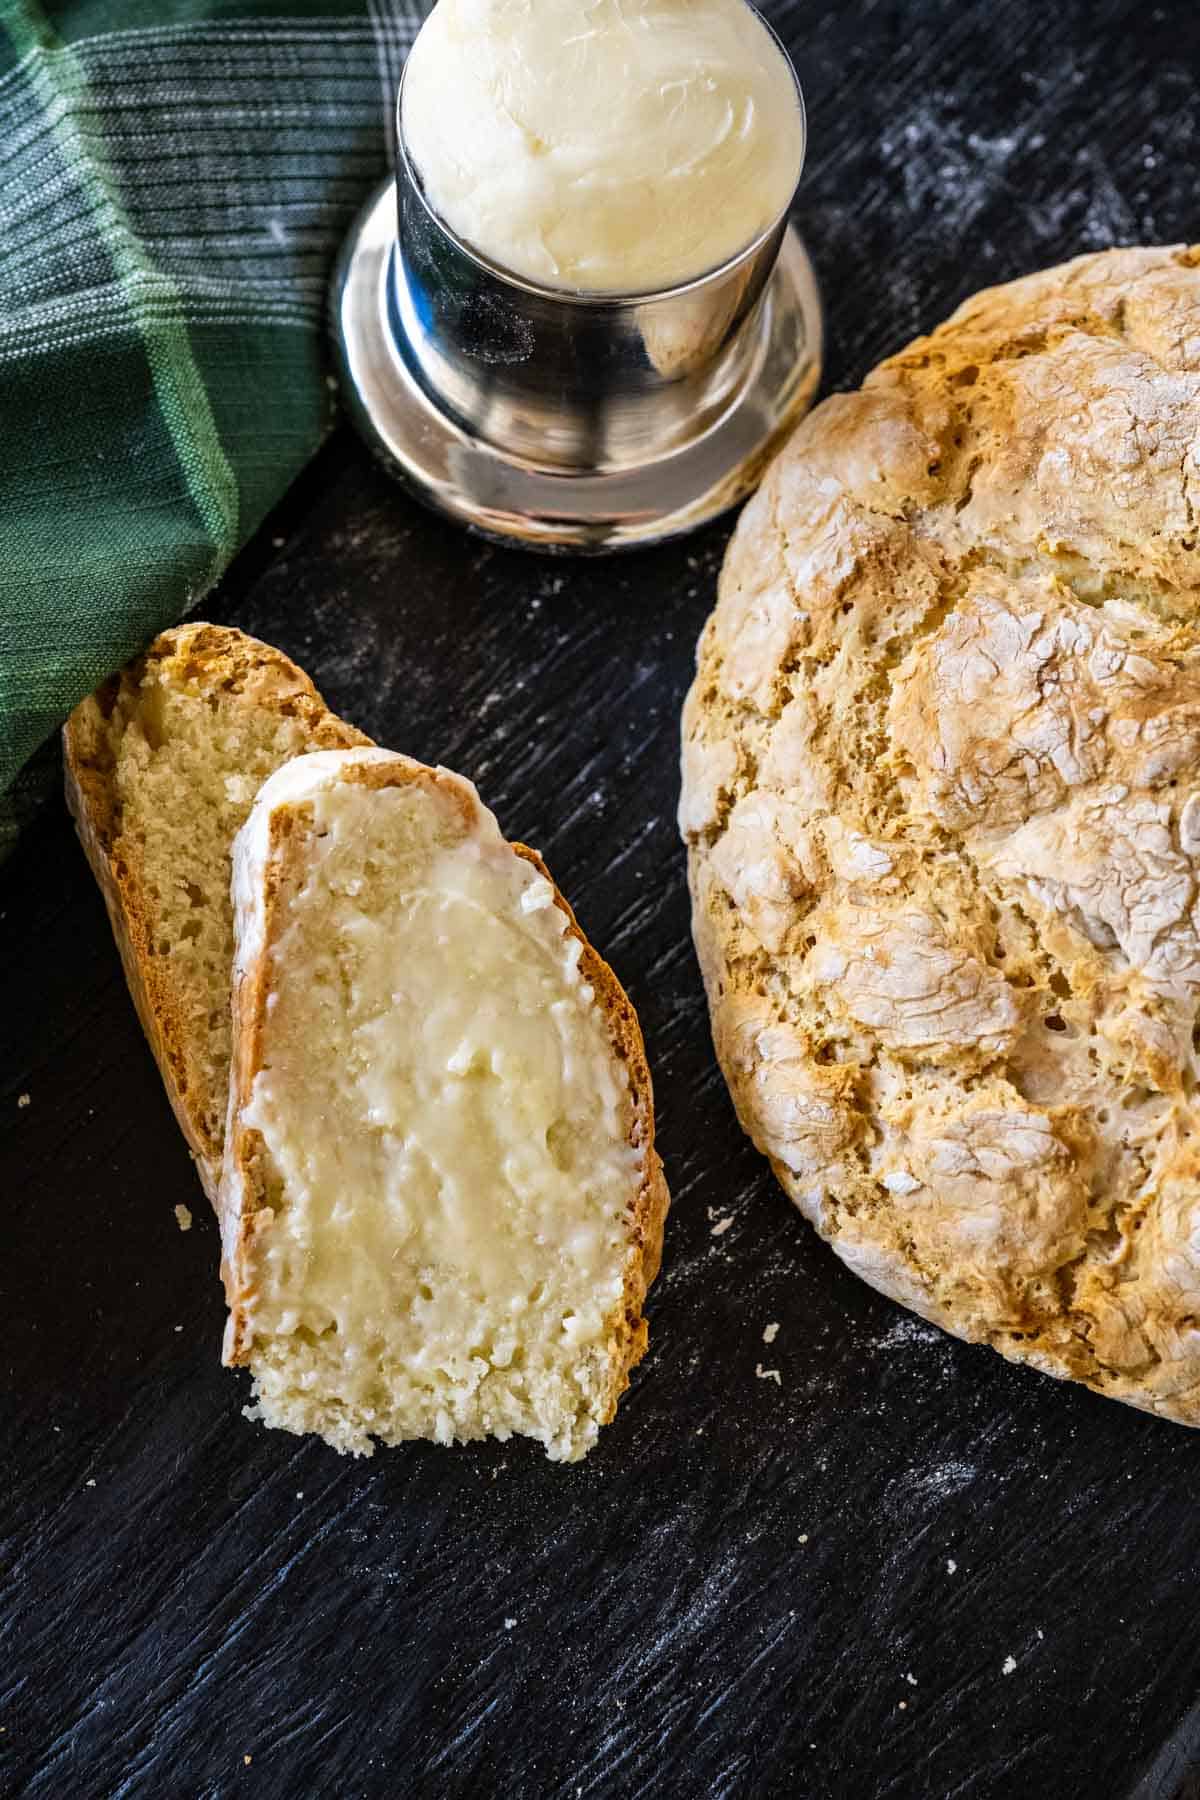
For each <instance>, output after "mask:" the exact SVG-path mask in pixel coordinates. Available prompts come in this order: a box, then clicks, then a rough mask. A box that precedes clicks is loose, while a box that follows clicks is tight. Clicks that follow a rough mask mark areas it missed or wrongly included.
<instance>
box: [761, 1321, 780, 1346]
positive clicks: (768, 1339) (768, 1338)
mask: <svg viewBox="0 0 1200 1800" xmlns="http://www.w3.org/2000/svg"><path fill="white" fill-rule="evenodd" d="M778 1336H779V1323H778V1321H777V1320H772V1321H771V1323H770V1324H769V1325H768V1326H767V1328H766V1330H765V1331H764V1332H763V1343H764V1344H773V1343H774V1342H775V1339H776V1338H777V1337H778Z"/></svg>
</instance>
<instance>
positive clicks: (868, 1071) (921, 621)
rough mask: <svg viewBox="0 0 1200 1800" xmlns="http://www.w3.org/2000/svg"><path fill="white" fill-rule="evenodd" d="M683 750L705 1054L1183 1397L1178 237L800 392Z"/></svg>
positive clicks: (996, 292) (1082, 1339)
mask: <svg viewBox="0 0 1200 1800" xmlns="http://www.w3.org/2000/svg"><path fill="white" fill-rule="evenodd" d="M684 740H685V748H684V791H683V798H682V804H681V825H682V828H683V830H684V832H685V835H686V836H687V839H688V842H689V845H690V852H691V854H690V870H691V884H692V891H693V902H694V915H693V916H694V927H695V934H696V941H697V946H698V950H699V955H700V960H701V964H702V967H703V970H704V975H705V980H706V984H707V987H708V992H709V999H710V1004H711V1010H712V1017H713V1030H714V1036H715V1040H716V1045H717V1050H718V1054H719V1056H720V1059H721V1062H722V1065H723V1067H724V1070H725V1073H726V1076H727V1079H728V1081H729V1084H730V1088H731V1090H732V1093H733V1096H734V1099H735V1102H736V1104H737V1107H738V1110H739V1114H740V1116H741V1118H742V1121H743V1123H744V1125H745V1127H746V1129H747V1131H749V1132H750V1134H751V1135H752V1136H753V1138H754V1140H755V1142H756V1143H757V1144H758V1145H759V1147H760V1148H761V1149H762V1150H763V1151H764V1152H765V1153H766V1154H767V1155H768V1156H769V1157H770V1158H771V1161H772V1163H773V1165H774V1167H775V1169H776V1172H777V1173H778V1175H779V1177H780V1179H781V1181H782V1182H783V1184H784V1186H785V1187H786V1188H787V1190H788V1192H789V1193H790V1194H791V1195H792V1197H793V1198H794V1199H795V1200H796V1202H797V1204H798V1205H799V1206H800V1207H801V1208H802V1209H803V1211H804V1212H805V1213H806V1215H807V1216H808V1217H809V1218H810V1219H811V1220H812V1221H813V1223H814V1224H815V1225H816V1226H817V1227H818V1229H819V1230H820V1231H821V1232H822V1233H823V1234H824V1235H825V1236H826V1237H827V1238H828V1239H829V1240H830V1241H831V1243H832V1244H833V1245H834V1247H835V1249H837V1251H838V1252H839V1254H841V1255H842V1256H843V1257H844V1258H845V1260H846V1261H847V1262H848V1263H849V1264H850V1265H851V1266H852V1267H853V1268H855V1269H856V1270H857V1271H858V1272H859V1273H861V1274H862V1275H863V1276H865V1277H866V1279H868V1280H869V1281H871V1282H873V1283H874V1284H875V1285H876V1286H878V1287H880V1288H882V1289H883V1290H884V1291H885V1292H887V1293H890V1294H892V1295H894V1296H895V1297H896V1298H897V1299H899V1300H901V1301H903V1302H904V1303H905V1304H906V1305H908V1306H910V1307H912V1308H913V1309H914V1310H915V1311H917V1312H919V1313H921V1314H923V1315H924V1316H925V1317H926V1318H929V1319H931V1320H934V1321H935V1322H937V1323H938V1324H940V1325H943V1326H945V1327H946V1328H947V1329H949V1330H951V1331H954V1332H957V1333H958V1334H960V1335H961V1336H964V1337H968V1338H973V1339H982V1340H985V1341H987V1342H990V1343H991V1344H993V1345H994V1346H995V1347H996V1348H997V1349H999V1350H1001V1351H1003V1352H1004V1353H1005V1354H1006V1355H1008V1356H1011V1357H1014V1358H1018V1359H1021V1360H1025V1361H1029V1362H1032V1363H1034V1364H1036V1365H1037V1366H1038V1367H1039V1368H1042V1369H1044V1370H1047V1371H1048V1372H1050V1373H1052V1374H1055V1375H1060V1376H1070V1377H1074V1378H1075V1379H1077V1380H1080V1381H1083V1382H1086V1383H1087V1384H1088V1385H1089V1386H1091V1387H1094V1388H1096V1389H1098V1390H1099V1391H1101V1392H1103V1393H1106V1394H1109V1395H1112V1396H1114V1397H1116V1398H1119V1399H1122V1400H1126V1401H1129V1402H1131V1403H1133V1404H1135V1405H1138V1406H1143V1407H1146V1408H1148V1409H1150V1410H1153V1411H1155V1412H1158V1413H1160V1414H1162V1415H1164V1416H1166V1417H1170V1418H1174V1419H1178V1420H1181V1421H1183V1422H1185V1423H1188V1424H1200V1149H1198V1145H1200V1139H1198V1136H1197V1132H1198V1128H1200V1110H1198V1107H1197V1101H1196V1076H1197V1071H1198V1068H1200V1059H1198V1057H1197V1052H1196V1048H1195V1042H1196V1036H1197V1028H1198V1004H1200V250H1196V249H1190V250H1189V249H1178V248H1176V249H1136V250H1121V251H1112V252H1108V253H1106V254H1104V255H1100V256H1093V257H1084V258H1081V259H1079V260H1077V261H1075V262H1073V263H1069V264H1067V265H1065V266H1064V267H1062V268H1059V269H1051V270H1048V271H1046V272H1045V273H1042V274H1038V275H1034V276H1031V277H1029V278H1027V279H1025V280H1022V281H1017V282H1014V283H1012V284H1011V285H1009V286H1007V287H1002V288H997V289H993V290H990V291H987V292H985V293H982V294H979V295H977V296H976V297H975V298H974V299H972V300H969V301H967V302H966V304H965V305H963V306H962V307H961V308H960V309H959V311H958V312H957V313H956V314H955V315H954V317H953V318H952V319H951V320H949V321H948V323H947V324H945V325H944V326H942V327H941V328H940V329H939V330H938V331H936V332H934V333H933V335H932V336H930V337H928V338H922V339H919V340H918V341H917V342H916V343H915V344H913V345H912V346H911V347H910V348H909V349H907V350H905V351H903V352H901V354H900V355H898V356H895V357H893V358H892V359H891V360H890V361H888V362H886V363H884V364H883V365H882V366H881V367H880V368H879V369H878V370H876V371H875V373H874V374H872V375H871V376H870V377H869V378H868V380H867V381H866V382H865V383H864V385H863V388H862V389H861V391H860V392H858V393H853V394H845V395H837V396H835V397H834V398H832V399H830V400H828V401H826V402H825V404H824V405H823V406H822V407H820V408H819V409H818V410H817V411H816V412H814V413H813V414H812V415H811V417H810V418H809V419H808V420H807V421H805V423H804V424H803V425H802V426H801V427H800V429H799V431H798V432H797V433H796V435H795V437H794V438H793V439H792V441H791V443H790V444H789V445H788V446H787V448H786V449H785V450H784V452H783V453H782V454H781V456H780V457H779V458H778V459H777V461H776V462H775V464H774V465H773V467H772V468H771V470H770V472H769V473H768V476H767V478H766V480H765V482H764V484H763V486H762V488H761V490H760V492H759V493H758V495H757V496H756V497H755V499H754V500H753V501H752V502H751V504H750V505H749V506H748V507H747V509H746V511H745V513H744V514H743V516H742V519H741V522H740V524H739V527H738V530H737V533H736V535H735V537H734V540H733V542H732V544H731V546H730V550H729V554H728V557H727V560H726V564H725V568H724V571H723V574H722V578H721V585H720V594H719V600H718V605H717V608H716V611H715V613H714V615H713V617H712V619H711V620H710V622H709V624H708V627H707V629H706V631H705V633H704V635H703V638H702V640H701V644H700V648H699V657H698V673H697V678H696V682H695V684H694V686H693V688H692V691H691V694H690V696H689V699H688V703H687V708H686V714H685V726H684Z"/></svg>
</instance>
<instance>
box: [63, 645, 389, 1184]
mask: <svg viewBox="0 0 1200 1800" xmlns="http://www.w3.org/2000/svg"><path fill="white" fill-rule="evenodd" d="M163 689H176V690H187V691H190V692H192V693H195V694H200V695H203V696H205V697H206V699H207V700H208V702H209V703H210V704H211V706H212V707H213V709H214V713H215V712H216V711H217V710H218V709H219V708H221V707H234V708H239V709H241V708H245V709H248V710H249V709H253V710H256V711H261V712H264V713H266V714H268V715H272V716H273V717H275V718H277V719H279V720H281V721H282V720H287V721H288V722H289V724H288V732H289V735H290V737H291V738H292V740H293V741H292V743H291V744H290V745H289V746H288V748H287V749H286V751H285V752H284V755H282V756H281V757H280V759H279V760H281V761H283V760H286V757H287V756H291V755H295V754H296V753H297V752H298V751H300V750H340V749H352V748H354V747H355V746H357V745H368V744H369V743H370V741H371V740H370V739H369V738H367V737H366V736H364V734H363V733H362V732H361V731H358V730H356V729H355V727H354V726H352V725H348V724H346V723H345V722H344V721H343V720H341V719H339V718H338V717H337V716H336V715H335V714H334V713H332V712H330V710H329V708H328V707H327V706H326V705H325V702H324V701H323V700H322V698H321V696H320V694H319V693H318V692H317V690H316V688H315V687H314V686H313V684H312V682H311V681H310V680H309V678H308V676H307V675H305V674H304V672H303V670H301V669H299V668H297V666H296V664H295V663H293V662H292V661H291V660H290V659H289V658H288V657H286V656H285V655H284V654H283V652H282V651H281V650H276V649H274V648H273V647H272V646H271V645H270V644H264V643H261V642H260V641H259V640H258V639H257V638H252V637H248V636H247V635H246V634H245V633H244V632H241V631H237V630H234V629H233V628H231V627H227V626H222V625H209V624H205V623H202V622H196V623H192V624H188V625H181V626H178V627H177V628H175V629H174V630H171V631H165V632H163V633H162V634H161V636H159V637H157V638H156V639H155V640H154V642H153V643H152V644H151V645H150V647H149V648H148V649H147V650H146V651H145V653H144V654H143V655H142V656H140V657H137V658H136V659H135V660H134V661H133V662H132V663H130V664H129V665H128V667H127V668H125V669H123V670H122V671H121V672H120V674H119V675H115V676H113V678H112V679H111V680H110V681H108V682H106V683H105V684H104V686H103V687H101V688H100V689H99V690H98V691H97V692H96V693H95V694H92V695H90V696H89V697H88V699H86V700H84V701H82V702H81V704H80V705H79V706H77V707H76V709H75V711H74V712H73V713H72V714H71V716H70V718H69V719H68V720H67V722H66V725H65V726H64V727H63V772H64V781H65V787H66V798H67V805H68V807H69V809H70V811H71V814H72V816H73V818H74V820H75V827H76V830H77V832H78V834H79V840H80V843H81V844H82V846H83V850H84V853H85V855H86V856H87V860H88V863H89V865H90V866H91V870H92V873H93V874H94V875H95V877H96V881H97V883H98V885H99V888H100V891H101V893H102V894H103V896H104V902H105V906H106V907H107V910H108V916H109V921H110V923H111V925H112V931H113V936H114V938H115V939H116V943H117V948H118V950H119V951H120V955H121V963H122V966H123V968H124V971H125V979H126V981H127V983H128V985H129V991H130V994H131V995H132V997H133V1002H134V1005H135V1007H136V1008H137V1014H138V1018H139V1019H140V1020H141V1023H142V1029H143V1030H144V1031H145V1033H146V1037H147V1039H148V1041H149V1044H150V1048H151V1050H152V1051H153V1053H154V1058H155V1061H156V1062H157V1063H158V1067H159V1072H160V1073H161V1075H162V1078H163V1084H164V1086H165V1087H166V1090H167V1096H168V1098H169V1100H170V1102H171V1106H172V1109H173V1110H174V1113H175V1117H176V1118H177V1120H178V1121H179V1125H180V1129H181V1130H182V1132H183V1135H184V1137H185V1138H186V1140H187V1143H188V1147H189V1149H190V1150H191V1152H192V1156H193V1158H194V1160H195V1163H196V1167H197V1170H198V1172H199V1175H200V1179H201V1181H202V1183H203V1185H204V1190H205V1193H206V1194H207V1195H208V1197H209V1199H210V1201H211V1202H212V1204H213V1206H214V1207H215V1206H216V1204H217V1187H218V1182H219V1179H220V1170H221V1151H222V1144H223V1139H224V1123H225V1098H226V1095H225V1088H226V1086H227V1082H225V1081H217V1082H215V1083H214V1082H213V1081H212V1080H211V1079H210V1078H209V1075H208V1073H207V1071H206V1069H205V1067H204V1054H203V1052H204V1045H203V1044H202V1043H201V1041H200V1040H199V1038H198V1035H197V1031H196V1028H195V1024H194V1021H193V1020H192V1019H191V1018H190V1017H189V1008H188V1006H187V1004H186V1000H185V996H184V994H183V993H182V991H181V987H180V982H179V979H178V976H177V974H176V973H175V972H174V971H173V970H172V964H171V958H170V956H167V957H163V956H161V955H159V954H157V946H158V942H159V930H158V913H159V906H158V901H157V898H156V895H155V894H154V893H153V891H151V885H150V883H149V882H148V881H147V878H146V873H145V868H144V855H143V850H142V846H141V845H140V843H139V841H138V839H137V837H136V835H132V834H130V833H129V832H128V831H126V830H125V829H124V824H125V820H124V808H123V805H122V798H121V792H120V785H119V780H118V765H119V762H120V758H121V753H122V748H123V745H124V744H125V739H126V735H127V734H129V733H132V734H134V736H135V737H136V738H138V739H139V740H141V742H140V743H139V744H138V745H137V746H136V748H138V749H140V750H142V751H143V752H144V753H145V754H149V755H153V754H154V752H155V749H156V745H155V742H154V739H155V735H156V734H155V729H154V719H155V713H156V709H155V700H156V695H157V693H158V691H160V690H163ZM253 800H254V794H253V793H248V794H246V795H245V796H244V797H243V799H242V800H241V801H240V802H237V803H232V804H231V806H230V819H229V823H230V824H231V826H232V829H231V830H230V831H229V845H228V846H227V848H226V853H225V861H224V865H223V868H222V869H221V870H220V871H219V872H216V876H215V879H216V889H217V890H218V892H219V897H220V905H221V906H222V907H223V909H224V914H225V915H226V916H225V917H224V919H223V929H224V938H225V940H227V946H228V950H227V955H226V956H225V959H224V966H225V967H228V966H229V965H230V964H231V962H232V957H233V919H232V910H231V908H230V907H229V901H228V895H229V877H230V861H229V850H230V848H231V847H232V842H233V836H234V835H235V833H236V832H237V830H238V829H239V828H240V826H241V825H242V824H243V823H244V821H245V818H246V815H247V814H248V813H249V811H250V807H251V805H252V803H253ZM228 1012H229V1006H228V997H227V995H226V996H225V1000H224V1005H223V1007H222V1018H223V1019H226V1018H227V1016H228ZM227 1034H228V1028H227V1026H225V1027H224V1036H225V1038H226V1039H227ZM225 1057H226V1063H225V1069H226V1074H227V1068H228V1063H227V1057H228V1049H227V1045H226V1049H225ZM218 1090H219V1091H218Z"/></svg>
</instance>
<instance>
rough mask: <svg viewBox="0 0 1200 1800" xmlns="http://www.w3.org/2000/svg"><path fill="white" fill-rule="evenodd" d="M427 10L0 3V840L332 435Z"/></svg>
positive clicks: (327, 3)
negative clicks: (368, 212)
mask: <svg viewBox="0 0 1200 1800" xmlns="http://www.w3.org/2000/svg"><path fill="white" fill-rule="evenodd" d="M424 10H426V8H425V7H423V6H421V5H419V4H418V3H417V0H314V3H313V4H311V5H309V4H305V0H289V3H288V4H272V0H259V3H256V0H240V3H239V0H182V3H180V0H176V3H174V4H172V3H171V0H157V3H156V0H65V3H63V4H58V5H54V4H42V5H39V4H38V3H37V0H0V853H2V852H3V850H4V849H5V848H6V847H8V846H9V845H11V843H12V842H13V840H14V838H15V835H16V832H17V830H18V827H19V825H20V823H21V821H22V819H23V818H24V817H25V816H27V815H28V813H29V811H30V810H31V808H32V807H33V805H34V804H35V803H36V800H37V798H38V796H39V795H40V794H41V793H42V792H44V791H45V787H46V783H47V781H48V780H49V779H51V778H52V777H53V775H54V773H55V772H56V766H57V765H56V760H55V759H56V746H55V744H54V734H55V732H56V728H57V726H58V725H59V724H60V723H61V721H62V719H63V718H64V717H65V716H66V714H67V712H68V711H69V710H70V709H71V707H72V706H74V704H75V703H76V701H77V700H79V699H80V698H81V697H82V696H83V695H84V694H86V693H88V692H90V690H91V689H92V688H93V687H95V685H96V684H97V682H98V681H100V680H102V679H103V678H104V676H105V675H107V674H109V673H110V672H111V671H112V670H113V669H115V668H117V667H118V666H119V665H120V664H121V663H123V662H124V661H125V660H126V659H127V658H128V657H129V656H131V655H132V654H134V653H135V652H136V651H137V650H138V649H139V648H140V647H141V646H142V645H143V644H145V643H146V642H147V641H148V639H149V638H150V637H152V636H153V634H154V633H155V632H156V631H159V630H161V629H162V628H163V626H165V625H167V624H169V623H171V622H172V621H174V620H176V619H178V618H179V617H180V616H181V615H182V614H184V613H185V612H187V611H188V610H189V609H190V608H192V607H194V606H195V605H196V604H197V602H198V601H199V600H200V599H202V597H203V596H204V594H205V593H206V592H207V591H208V589H209V588H210V587H211V586H212V584H213V582H214V581H216V579H217V577H218V576H219V575H220V574H221V572H222V570H223V569H224V568H225V567H226V565H227V564H228V562H229V560H230V558H231V557H232V556H233V554H234V552H235V551H236V550H237V549H238V548H239V546H240V545H241V544H243V543H244V542H245V541H246V539H247V538H248V537H249V536H250V534H251V533H252V532H253V531H254V529H255V527H256V526H257V525H258V524H259V523H260V521H261V520H262V518H263V516H264V514H265V513H266V512H267V511H268V510H269V508H270V507H271V506H272V505H273V504H274V503H275V502H276V501H277V500H278V499H279V497H280V495H281V494H282V493H283V492H284V490H285V488H286V487H287V485H288V483H289V482H290V481H291V480H292V479H293V477H294V476H295V475H296V474H297V472H298V471H299V470H300V469H301V467H302V466H303V464H304V462H305V460H306V459H307V458H308V457H310V456H311V455H312V453H313V451H314V450H315V449H316V447H317V445H318V444H319V443H320V441H321V438H322V436H323V434H324V433H325V432H326V430H327V429H328V427H329V425H330V423H331V416H332V404H333V397H332V394H331V391H330V385H329V379H328V371H329V359H328V356H327V353H326V345H325V293H326V283H327V280H328V275H329V268H330V263H331V260H332V257H333V254H334V252H335V250H336V248H337V245H338V243H339V241H340V239H341V236H342V234H343V232H344V231H345V229H346V227H347V226H348V224H349V223H350V220H351V218H352V217H353V215H354V212H355V209H356V208H357V206H358V205H359V204H360V202H361V201H362V199H363V198H364V196H365V194H366V193H367V191H368V190H369V188H370V186H371V184H372V183H373V182H374V181H375V180H376V179H377V177H378V176H379V175H380V174H382V173H383V171H384V170H385V169H386V167H387V160H388V150H389V143H388V138H389V133H390V129H391V111H392V106H393V104H394V99H395V93H396V85H397V82H398V80H399V76H400V69H401V66H402V63H403V60H404V55H405V52H406V50H407V47H408V44H409V42H410V41H411V38H412V35H413V32H414V30H415V28H416V25H417V23H418V22H419V18H420V15H421V13H422V12H423V11H424Z"/></svg>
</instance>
